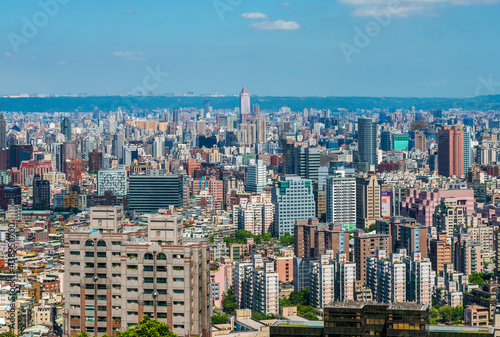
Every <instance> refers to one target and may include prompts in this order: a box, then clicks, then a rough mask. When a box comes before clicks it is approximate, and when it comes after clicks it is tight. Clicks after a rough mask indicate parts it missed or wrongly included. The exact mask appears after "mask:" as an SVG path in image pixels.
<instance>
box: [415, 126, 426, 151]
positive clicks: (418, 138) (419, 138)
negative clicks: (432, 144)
mask: <svg viewBox="0 0 500 337" xmlns="http://www.w3.org/2000/svg"><path fill="white" fill-rule="evenodd" d="M414 135H415V148H416V149H419V150H420V151H422V152H424V153H427V138H426V136H425V131H423V130H418V131H417V130H415V134H414Z"/></svg>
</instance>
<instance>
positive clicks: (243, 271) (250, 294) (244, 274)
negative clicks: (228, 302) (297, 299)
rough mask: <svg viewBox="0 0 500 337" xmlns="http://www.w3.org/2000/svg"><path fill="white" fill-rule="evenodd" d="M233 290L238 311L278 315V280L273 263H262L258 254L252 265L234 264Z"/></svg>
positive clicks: (254, 256) (254, 257)
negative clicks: (247, 310)
mask: <svg viewBox="0 0 500 337" xmlns="http://www.w3.org/2000/svg"><path fill="white" fill-rule="evenodd" d="M233 289H234V296H235V300H236V302H237V303H238V305H239V306H240V309H251V310H254V311H257V312H261V313H265V314H274V315H277V314H278V309H279V303H278V301H279V280H278V273H277V272H276V271H275V269H274V263H273V262H264V261H263V260H262V256H261V255H259V254H255V255H253V258H252V263H248V262H247V263H240V262H236V264H235V267H234V269H233Z"/></svg>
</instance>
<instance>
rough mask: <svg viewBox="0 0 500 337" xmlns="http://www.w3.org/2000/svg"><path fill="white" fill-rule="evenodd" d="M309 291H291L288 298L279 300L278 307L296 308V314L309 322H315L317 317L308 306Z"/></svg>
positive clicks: (305, 289)
mask: <svg viewBox="0 0 500 337" xmlns="http://www.w3.org/2000/svg"><path fill="white" fill-rule="evenodd" d="M309 293H310V291H309V289H307V288H304V289H302V290H301V291H296V290H294V291H292V292H291V293H290V296H289V297H288V298H280V307H289V306H296V307H297V314H298V315H299V316H302V317H304V318H307V319H309V320H311V321H317V320H318V316H317V315H316V313H315V312H314V308H313V307H312V306H311V305H309Z"/></svg>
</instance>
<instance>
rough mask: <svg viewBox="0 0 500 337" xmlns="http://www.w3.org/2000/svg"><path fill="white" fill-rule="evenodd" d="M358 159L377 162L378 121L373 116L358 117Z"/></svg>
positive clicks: (372, 162)
mask: <svg viewBox="0 0 500 337" xmlns="http://www.w3.org/2000/svg"><path fill="white" fill-rule="evenodd" d="M358 161H359V162H364V163H369V164H370V165H376V164H377V123H376V122H375V120H374V119H372V118H359V119H358Z"/></svg>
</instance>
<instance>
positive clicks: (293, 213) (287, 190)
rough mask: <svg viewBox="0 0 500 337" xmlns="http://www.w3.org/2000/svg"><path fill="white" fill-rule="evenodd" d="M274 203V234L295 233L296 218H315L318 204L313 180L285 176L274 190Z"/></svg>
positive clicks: (278, 235)
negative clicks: (315, 202) (315, 198)
mask: <svg viewBox="0 0 500 337" xmlns="http://www.w3.org/2000/svg"><path fill="white" fill-rule="evenodd" d="M271 201H272V203H273V204H274V208H275V209H274V236H275V237H277V238H281V237H282V236H283V235H285V234H286V233H289V234H290V235H292V236H293V235H294V234H293V229H294V226H295V221H296V220H306V219H309V218H314V216H315V213H316V206H315V204H314V194H313V186H312V182H311V181H310V180H308V179H302V178H300V177H297V176H284V177H283V180H282V181H280V182H278V183H277V184H276V185H275V186H274V188H273V191H272V196H271Z"/></svg>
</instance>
